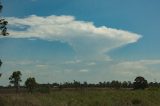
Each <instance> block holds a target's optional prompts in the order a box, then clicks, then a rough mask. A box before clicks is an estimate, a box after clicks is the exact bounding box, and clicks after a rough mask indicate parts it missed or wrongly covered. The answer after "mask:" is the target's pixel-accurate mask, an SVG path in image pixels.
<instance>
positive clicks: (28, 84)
mask: <svg viewBox="0 0 160 106" xmlns="http://www.w3.org/2000/svg"><path fill="white" fill-rule="evenodd" d="M25 86H26V88H27V89H28V92H30V93H32V92H33V89H34V88H35V87H36V86H37V83H36V80H35V78H32V77H29V78H27V80H26V81H25Z"/></svg>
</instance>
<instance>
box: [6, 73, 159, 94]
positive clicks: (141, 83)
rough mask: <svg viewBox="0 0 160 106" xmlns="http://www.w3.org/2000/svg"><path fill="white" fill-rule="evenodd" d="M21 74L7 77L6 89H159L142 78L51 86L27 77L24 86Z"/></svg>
mask: <svg viewBox="0 0 160 106" xmlns="http://www.w3.org/2000/svg"><path fill="white" fill-rule="evenodd" d="M21 77H22V73H21V71H14V72H13V73H12V74H11V75H10V77H9V82H10V84H11V85H10V86H8V88H13V87H14V88H15V89H16V92H17V93H18V92H19V89H20V88H26V90H27V91H28V92H29V93H32V92H33V91H34V90H35V89H38V88H47V89H50V88H53V89H65V88H75V89H83V88H112V89H134V90H136V89H142V90H144V89H146V88H148V87H157V88H159V87H160V83H158V82H150V83H148V82H147V80H146V79H145V78H144V77H142V76H138V77H136V78H135V79H134V82H131V81H123V82H121V81H118V80H113V81H110V82H109V81H108V82H106V81H104V82H99V83H96V84H95V83H88V82H86V81H84V82H80V81H76V80H74V81H72V82H64V83H56V82H55V83H52V84H49V83H48V84H38V83H37V82H36V78H34V77H29V78H27V79H26V81H25V83H24V85H22V86H21V85H20V82H21V81H22V79H21Z"/></svg>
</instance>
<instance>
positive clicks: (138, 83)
mask: <svg viewBox="0 0 160 106" xmlns="http://www.w3.org/2000/svg"><path fill="white" fill-rule="evenodd" d="M133 85H134V89H145V88H147V87H148V82H147V80H146V79H145V78H143V77H141V76H138V77H136V78H135V80H134V83H133Z"/></svg>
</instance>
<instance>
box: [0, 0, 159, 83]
mask: <svg viewBox="0 0 160 106" xmlns="http://www.w3.org/2000/svg"><path fill="white" fill-rule="evenodd" d="M2 3H3V5H4V8H3V11H2V13H1V15H2V16H3V17H5V18H6V19H7V20H8V22H9V25H8V31H9V32H10V36H9V37H7V38H2V37H1V38H0V57H1V59H2V60H3V62H4V64H3V65H2V67H1V69H0V71H1V72H2V73H3V75H2V77H1V82H0V84H1V85H7V84H8V77H9V75H10V74H11V73H12V72H13V71H15V70H20V71H22V74H23V80H25V79H26V78H27V77H29V76H33V77H36V79H37V81H38V82H40V83H48V82H50V83H52V82H55V81H56V82H64V81H73V80H79V81H88V82H98V81H110V80H122V81H123V80H131V81H133V79H134V78H135V77H136V76H138V75H141V76H144V77H146V79H148V80H149V81H154V80H158V81H159V80H160V72H159V69H160V67H159V65H160V55H159V54H160V48H159V45H160V44H159V39H160V36H159V35H160V30H159V28H160V21H159V19H160V13H159V9H160V7H159V5H160V1H158V0H154V1H149V0H148V1H147V0H134V1H133V0H123V1H122V0H14V1H11V0H3V1H2Z"/></svg>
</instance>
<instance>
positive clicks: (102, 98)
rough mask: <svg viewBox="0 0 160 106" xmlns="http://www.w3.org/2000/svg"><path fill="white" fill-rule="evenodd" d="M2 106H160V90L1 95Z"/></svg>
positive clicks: (67, 91) (102, 90)
mask: <svg viewBox="0 0 160 106" xmlns="http://www.w3.org/2000/svg"><path fill="white" fill-rule="evenodd" d="M0 106H160V90H144V91H143V90H138V91H134V90H114V89H85V90H81V89H68V90H67V89H65V90H53V91H51V92H50V93H33V94H27V93H21V94H7V93H6V94H0Z"/></svg>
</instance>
